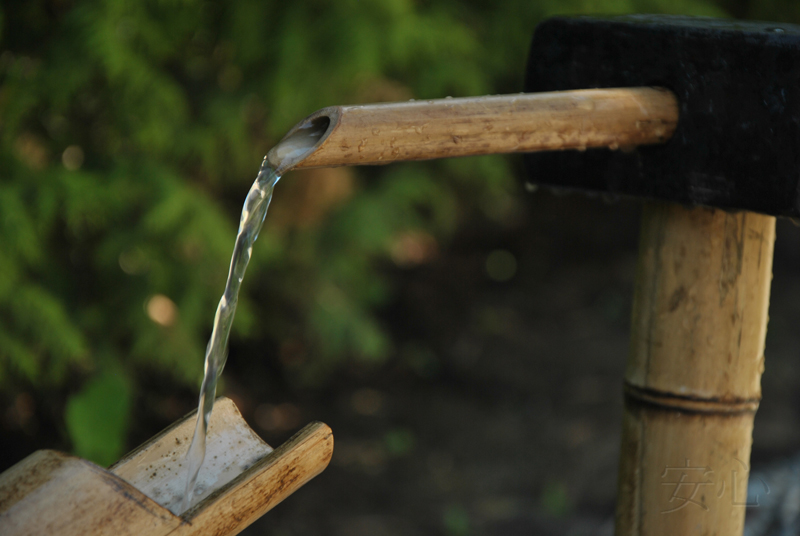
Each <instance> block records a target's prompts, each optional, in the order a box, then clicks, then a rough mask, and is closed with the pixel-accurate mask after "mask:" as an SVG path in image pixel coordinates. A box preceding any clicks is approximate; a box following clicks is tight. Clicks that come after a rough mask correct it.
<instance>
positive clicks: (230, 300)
mask: <svg viewBox="0 0 800 536" xmlns="http://www.w3.org/2000/svg"><path fill="white" fill-rule="evenodd" d="M328 124H329V121H328V120H327V118H325V119H324V120H323V121H317V122H313V123H311V124H309V125H308V126H304V127H301V128H299V129H297V130H296V131H295V132H293V133H292V134H290V135H288V136H287V137H286V138H284V139H283V140H282V141H281V142H280V143H279V144H278V145H276V146H275V147H274V148H273V149H272V150H271V151H270V152H269V155H268V157H265V158H264V161H263V162H262V163H261V169H260V170H259V171H258V176H256V180H255V182H253V186H251V187H250V191H249V192H248V194H247V198H246V199H245V201H244V207H243V208H242V215H241V218H240V220H239V231H238V233H237V234H236V241H235V243H234V246H233V255H232V256H231V266H230V270H229V271H228V281H227V283H226V284H225V291H224V292H223V294H222V298H221V299H220V300H219V305H218V306H217V312H216V315H215V316H214V327H213V329H212V331H211V338H210V339H209V341H208V346H207V347H206V356H205V369H204V375H203V383H202V385H201V387H200V400H199V402H198V407H197V424H196V426H195V429H194V436H193V437H192V443H191V445H190V446H189V450H188V452H187V453H186V462H187V463H186V465H187V466H188V475H187V479H186V490H185V492H184V495H183V499H182V501H180V509H179V510H178V511H175V512H174V513H176V514H180V513H183V512H185V511H186V510H188V509H189V507H191V506H192V505H193V502H194V501H193V499H194V498H195V491H196V490H195V485H196V483H197V475H198V474H199V473H200V468H201V467H202V465H203V460H204V459H205V453H206V432H207V430H208V420H209V418H210V417H211V411H212V409H213V407H214V398H215V397H216V392H217V379H218V378H219V375H220V374H221V373H222V369H223V367H224V366H225V360H226V359H227V357H228V336H229V335H230V332H231V325H232V324H233V317H234V315H235V314H236V304H237V302H238V299H239V287H240V286H241V284H242V279H244V272H245V270H246V269H247V264H248V263H249V262H250V257H251V256H252V254H253V243H254V242H255V241H256V238H258V233H259V231H260V230H261V226H262V225H263V223H264V218H265V216H266V215H267V209H268V208H269V203H270V201H271V200H272V192H273V189H274V188H275V185H276V184H277V183H278V180H279V179H280V176H278V174H277V172H276V170H277V169H281V168H283V167H285V166H286V165H288V164H293V163H296V162H297V161H299V160H300V159H301V158H303V157H304V156H305V155H306V154H308V153H310V152H311V151H312V149H313V148H314V147H315V146H316V144H317V143H318V142H319V141H320V139H321V138H322V136H323V135H324V134H325V132H326V130H327V128H328ZM270 161H272V162H273V163H274V165H272V164H270ZM198 491H199V490H198Z"/></svg>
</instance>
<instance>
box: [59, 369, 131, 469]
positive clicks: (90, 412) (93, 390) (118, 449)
mask: <svg viewBox="0 0 800 536" xmlns="http://www.w3.org/2000/svg"><path fill="white" fill-rule="evenodd" d="M131 393H132V388H131V382H130V380H129V379H128V378H127V376H125V374H124V372H122V371H121V370H114V371H113V372H112V371H110V370H109V371H106V372H104V373H102V374H100V375H99V376H96V377H95V378H93V379H91V380H90V381H89V382H88V383H87V384H86V385H85V386H84V388H83V389H82V390H81V391H80V392H79V393H78V394H76V395H74V396H72V397H71V398H70V399H69V401H68V402H67V410H66V424H67V430H68V431H69V435H70V438H71V439H72V444H73V448H74V450H75V454H76V455H78V456H81V457H83V458H86V459H88V460H91V461H93V462H95V463H97V464H99V465H102V466H108V465H110V464H111V463H113V462H114V461H116V460H117V459H118V458H119V457H120V455H122V453H123V452H124V450H125V436H126V433H127V430H128V420H129V419H130V412H131Z"/></svg>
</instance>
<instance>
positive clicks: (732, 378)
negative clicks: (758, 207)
mask: <svg viewBox="0 0 800 536" xmlns="http://www.w3.org/2000/svg"><path fill="white" fill-rule="evenodd" d="M641 233H642V234H641V243H640V260H639V267H638V274H637V280H636V287H635V297H634V304H633V325H632V330H631V331H632V333H631V351H630V356H629V359H628V366H627V370H626V374H625V414H624V419H623V435H622V449H621V461H620V473H619V489H618V503H617V514H616V534H617V535H618V536H632V535H636V536H658V535H664V536H666V535H670V536H672V535H676V534H681V535H687V534H698V535H700V534H702V535H720V536H735V535H741V534H742V531H743V528H744V516H745V508H746V500H747V499H746V497H747V495H746V494H747V479H748V471H749V460H750V446H751V442H752V429H753V417H754V415H755V411H756V409H757V407H758V402H759V400H760V398H761V386H760V380H761V373H762V372H763V370H764V339H765V336H766V327H767V308H768V304H769V289H770V283H771V279H772V249H773V242H774V238H775V218H774V217H772V216H764V215H759V214H753V213H748V212H738V213H729V212H725V211H721V210H715V209H708V208H686V207H682V206H679V205H674V204H657V203H652V204H648V205H646V206H645V209H644V216H643V224H642V231H641Z"/></svg>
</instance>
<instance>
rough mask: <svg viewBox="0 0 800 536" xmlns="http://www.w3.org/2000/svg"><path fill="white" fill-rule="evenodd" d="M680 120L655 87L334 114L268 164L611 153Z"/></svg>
mask: <svg viewBox="0 0 800 536" xmlns="http://www.w3.org/2000/svg"><path fill="white" fill-rule="evenodd" d="M677 121H678V102H677V100H676V98H675V96H674V95H673V94H672V93H670V92H669V91H667V90H664V89H658V88H622V89H619V88H618V89H584V90H576V91H555V92H550V93H529V94H525V93H520V94H515V95H499V96H488V97H470V98H461V99H438V100H427V101H409V102H397V103H384V104H373V105H367V106H333V107H330V108H323V109H322V110H319V111H318V112H316V113H314V114H312V115H310V116H309V117H307V118H306V119H304V120H303V121H301V122H300V123H298V124H297V125H296V126H295V127H294V128H292V129H291V130H290V131H289V133H288V134H287V135H286V136H285V137H284V138H283V140H281V142H280V143H279V144H278V145H276V146H275V147H274V148H273V149H272V150H271V151H270V152H269V154H268V155H267V158H268V160H269V162H270V163H271V164H272V165H273V166H274V167H275V168H276V171H277V173H278V175H283V174H284V173H285V172H286V171H288V170H290V169H294V168H313V167H330V166H345V165H367V164H389V163H391V162H396V161H400V160H404V161H405V160H426V159H431V158H449V157H454V156H472V155H484V154H499V153H514V152H534V151H554V150H564V149H578V150H585V149H587V148H593V147H608V148H611V149H618V148H625V147H633V146H637V145H647V144H654V143H663V142H664V141H666V140H668V139H669V138H670V137H671V136H672V134H673V132H674V130H675V127H676V125H677Z"/></svg>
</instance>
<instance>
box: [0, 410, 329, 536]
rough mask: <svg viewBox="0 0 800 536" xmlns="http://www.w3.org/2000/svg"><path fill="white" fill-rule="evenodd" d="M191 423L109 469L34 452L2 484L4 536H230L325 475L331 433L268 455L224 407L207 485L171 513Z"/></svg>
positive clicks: (211, 443)
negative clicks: (185, 507)
mask: <svg viewBox="0 0 800 536" xmlns="http://www.w3.org/2000/svg"><path fill="white" fill-rule="evenodd" d="M194 420H195V414H194V413H192V414H190V415H187V416H186V417H185V418H184V419H182V420H180V421H178V422H177V423H175V424H174V425H172V426H170V427H169V428H167V429H166V430H164V431H163V432H161V433H160V434H158V435H156V436H155V437H153V438H152V439H150V440H149V441H147V442H146V443H144V444H143V445H142V446H141V447H139V448H137V449H136V450H134V451H133V452H131V453H130V454H128V455H127V456H125V457H124V458H123V459H122V460H120V461H119V462H117V463H116V464H115V465H113V466H112V467H110V468H109V469H103V468H102V467H99V466H97V465H95V464H93V463H91V462H88V461H86V460H83V459H81V458H77V457H74V456H70V455H67V454H63V453H60V452H56V451H50V450H40V451H37V452H35V453H33V454H31V455H30V456H28V457H27V458H25V459H24V460H22V461H21V462H19V463H18V464H16V465H15V466H14V467H12V468H11V469H9V470H7V471H6V472H4V473H2V474H0V534H3V536H23V535H24V536H28V535H31V536H33V535H41V534H59V535H64V536H73V535H79V534H81V535H90V536H134V535H137V536H138V535H141V534H147V535H149V536H166V535H169V536H194V535H197V536H199V535H204V536H205V535H216V536H228V535H233V534H238V533H239V532H241V531H242V530H244V529H245V528H246V527H247V526H248V525H250V524H251V523H252V522H253V521H255V520H256V519H258V518H259V517H261V516H262V515H264V514H265V513H266V512H268V511H269V510H271V509H272V508H273V507H275V506H276V505H277V504H278V503H280V502H281V501H282V500H283V499H285V498H286V497H288V496H289V495H291V494H292V493H294V492H295V491H296V490H297V489H298V488H300V487H301V486H302V485H303V484H305V483H306V482H308V481H309V480H311V479H312V478H313V477H315V476H316V475H318V474H319V473H321V472H322V471H323V470H324V469H325V467H327V465H328V463H329V462H330V459H331V456H332V453H333V434H332V432H331V429H330V428H329V427H328V426H327V425H325V424H323V423H320V422H313V423H311V424H309V425H307V426H306V427H305V428H303V429H302V430H300V431H299V432H298V433H297V434H295V435H294V436H293V437H292V438H291V439H289V440H288V441H287V442H286V443H284V444H283V445H281V446H280V447H278V448H276V449H275V450H273V449H272V448H271V447H270V446H269V445H267V444H266V443H265V442H264V441H263V440H261V438H259V437H258V436H257V435H256V434H255V432H253V431H252V430H251V429H250V427H249V426H247V424H246V423H245V421H244V419H243V418H242V416H241V414H240V413H239V411H238V410H237V409H236V406H235V405H234V404H233V402H231V401H230V400H229V399H226V398H220V399H219V400H217V402H216V404H215V406H214V411H213V413H212V417H211V422H210V424H209V437H208V443H207V447H208V449H209V450H208V451H207V455H206V461H205V463H204V467H207V470H206V476H203V471H202V470H201V475H200V478H199V480H198V482H199V484H201V485H202V486H203V489H201V490H200V493H199V494H198V495H197V497H196V499H197V500H196V501H195V502H193V503H192V504H191V505H190V507H189V509H188V510H187V511H185V512H182V514H181V515H176V514H174V513H172V512H171V511H170V506H172V508H173V509H174V505H175V504H176V502H177V503H178V504H179V503H180V498H181V497H180V494H182V492H183V486H184V485H185V482H186V474H185V472H182V471H180V468H181V467H182V466H184V464H183V463H182V462H183V456H184V454H185V452H186V450H187V449H188V446H189V441H190V438H191V434H192V431H193V428H194Z"/></svg>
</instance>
